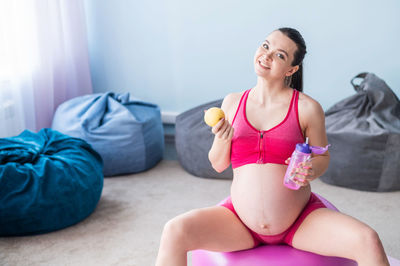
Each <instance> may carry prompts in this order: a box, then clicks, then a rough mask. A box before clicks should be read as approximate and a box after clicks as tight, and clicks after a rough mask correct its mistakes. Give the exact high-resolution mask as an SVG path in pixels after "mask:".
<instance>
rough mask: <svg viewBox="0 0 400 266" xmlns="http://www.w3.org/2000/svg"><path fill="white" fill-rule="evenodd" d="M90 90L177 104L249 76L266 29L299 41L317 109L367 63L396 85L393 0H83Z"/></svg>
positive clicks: (168, 106)
mask: <svg viewBox="0 0 400 266" xmlns="http://www.w3.org/2000/svg"><path fill="white" fill-rule="evenodd" d="M85 6H86V12H87V23H88V34H89V51H90V58H91V73H92V80H93V86H94V91H95V92H105V91H109V90H112V91H115V92H130V93H131V95H132V96H134V97H137V98H141V99H143V100H146V101H150V102H153V103H156V104H158V105H159V106H160V107H161V109H162V111H164V112H182V111H185V110H187V109H189V108H191V107H194V106H196V105H199V104H201V103H204V102H207V101H211V100H214V99H217V98H222V97H224V96H225V95H226V94H227V93H229V92H231V91H241V90H245V89H248V88H250V87H252V86H254V85H255V82H256V76H255V74H254V71H253V65H252V60H253V55H254V52H255V50H256V49H257V46H258V45H260V43H261V42H262V40H264V39H265V37H266V36H267V35H268V33H270V32H271V31H272V30H274V29H276V28H278V27H282V26H289V27H294V28H297V29H298V30H299V31H300V32H301V33H302V34H303V37H304V39H305V41H306V44H307V48H308V49H307V50H308V54H307V55H306V58H305V61H304V64H305V69H304V75H305V76H304V79H305V81H304V87H305V92H306V93H307V94H309V95H311V96H312V97H313V98H315V99H316V100H318V101H319V102H320V103H321V104H322V106H323V108H324V109H327V108H329V107H330V106H331V105H333V104H334V103H335V102H337V101H339V100H340V99H342V98H344V97H347V96H349V95H351V94H353V93H354V92H353V89H352V87H351V85H350V83H349V82H350V79H351V78H352V77H353V76H355V75H356V74H358V73H359V72H363V71H369V72H374V73H375V74H377V75H378V76H380V77H381V78H383V79H384V80H385V81H386V82H387V83H388V84H389V86H391V88H392V89H393V90H394V91H395V93H396V94H397V95H398V96H399V95H400V78H399V70H400V64H399V62H400V52H399V51H400V49H399V48H398V47H399V43H400V19H399V15H398V14H399V13H400V1H396V0H383V1H361V0H357V1H345V0H338V1H317V0H314V1H312V0H310V1H264V0H257V1H233V0H230V1H228V0H220V1H212V0H202V1H193V0H164V1H163V0H154V1H133V0H132V1H128V0H114V1H107V0H85Z"/></svg>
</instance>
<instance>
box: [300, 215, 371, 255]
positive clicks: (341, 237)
mask: <svg viewBox="0 0 400 266" xmlns="http://www.w3.org/2000/svg"><path fill="white" fill-rule="evenodd" d="M375 233H376V232H375V231H373V230H372V228H370V227H369V226H368V225H366V224H365V223H363V222H361V221H359V220H357V219H355V218H353V217H351V216H349V215H346V214H343V213H340V212H337V211H333V210H330V209H327V208H321V209H317V210H315V211H313V212H311V213H310V214H309V215H308V216H307V217H306V219H305V220H304V221H303V222H302V224H301V225H300V227H299V228H298V229H297V231H296V233H295V234H294V237H293V241H292V245H293V247H295V248H297V249H302V250H306V251H310V252H314V253H317V254H321V255H326V256H338V257H345V258H349V259H354V260H355V259H356V258H357V255H358V254H359V253H360V252H363V250H360V247H361V246H362V243H364V242H368V241H369V239H371V238H373V237H374V234H375Z"/></svg>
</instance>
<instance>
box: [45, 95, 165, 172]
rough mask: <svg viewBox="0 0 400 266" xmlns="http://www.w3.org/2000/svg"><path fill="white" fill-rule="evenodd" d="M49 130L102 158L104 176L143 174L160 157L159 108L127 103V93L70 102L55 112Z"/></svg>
mask: <svg viewBox="0 0 400 266" xmlns="http://www.w3.org/2000/svg"><path fill="white" fill-rule="evenodd" d="M52 128H53V129H55V130H58V131H60V132H62V133H64V134H67V135H70V136H72V137H77V138H82V139H84V140H86V141H87V142H88V143H89V144H90V145H92V147H93V148H94V149H95V150H96V151H97V152H98V153H99V154H100V155H101V157H102V158H103V161H104V169H103V173H104V175H105V176H114V175H121V174H128V173H137V172H141V171H145V170H147V169H149V168H151V167H153V166H155V165H156V164H157V163H158V162H159V161H160V160H161V159H162V157H163V153H164V131H163V126H162V122H161V113H160V109H159V107H158V106H157V105H155V104H151V103H146V102H142V101H130V100H129V93H125V94H116V93H112V92H108V93H101V94H91V95H85V96H81V97H77V98H74V99H71V100H69V101H67V102H65V103H63V104H61V105H60V106H59V107H58V108H57V111H56V113H55V115H54V118H53V124H52Z"/></svg>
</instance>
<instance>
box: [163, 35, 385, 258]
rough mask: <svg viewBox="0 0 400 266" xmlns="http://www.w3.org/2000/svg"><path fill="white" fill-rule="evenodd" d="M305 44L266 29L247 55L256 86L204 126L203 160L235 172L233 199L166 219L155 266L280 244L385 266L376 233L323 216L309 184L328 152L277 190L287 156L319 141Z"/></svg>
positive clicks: (321, 131)
mask: <svg viewBox="0 0 400 266" xmlns="http://www.w3.org/2000/svg"><path fill="white" fill-rule="evenodd" d="M305 54H306V45H305V42H304V40H303V38H302V36H301V35H300V33H299V32H298V31H297V30H295V29H291V28H280V29H278V30H275V31H273V32H272V33H271V34H270V35H268V37H267V38H266V40H265V41H263V42H262V44H261V46H260V47H259V48H258V49H257V51H256V53H255V56H254V60H253V63H254V68H255V73H256V75H257V84H256V85H255V86H254V87H253V88H252V89H249V90H246V91H244V92H238V93H231V94H229V95H227V96H226V97H225V98H224V101H223V103H222V106H221V108H222V110H223V111H224V112H225V114H226V118H225V119H223V120H221V121H220V122H219V123H218V124H217V125H215V126H214V127H213V128H212V132H213V133H214V134H215V137H214V142H213V145H212V147H211V149H210V152H209V159H210V162H211V164H212V166H213V168H214V169H215V170H216V171H218V172H222V171H223V170H225V169H226V168H227V167H229V165H230V164H232V168H233V175H234V177H233V182H232V186H231V196H230V197H229V198H227V199H226V200H225V201H224V202H223V203H222V204H221V205H220V206H213V207H208V208H202V209H196V210H192V211H189V212H187V213H184V214H181V215H179V216H177V217H175V218H173V219H172V220H170V221H168V222H167V224H166V225H165V227H164V231H163V234H162V237H161V244H160V249H159V253H158V257H157V262H156V265H157V266H182V265H186V263H187V252H188V251H190V250H194V249H205V250H210V251H221V252H226V251H237V250H243V249H250V248H253V247H255V246H257V245H268V244H280V243H285V244H288V245H291V246H293V247H295V248H297V249H301V250H306V251H310V252H314V253H317V254H321V255H327V256H337V257H345V258H349V259H353V260H355V261H357V262H358V265H360V266H366V265H371V266H372V265H374V266H378V265H389V263H388V261H387V258H386V255H385V252H384V249H383V246H382V243H381V241H380V239H379V236H378V234H377V233H376V232H375V231H374V230H373V229H372V228H371V227H369V226H368V225H366V224H365V223H363V222H361V221H358V220H357V219H355V218H353V217H350V216H348V215H346V214H343V213H340V212H336V211H333V210H330V209H328V208H326V207H325V206H324V204H323V203H322V202H321V201H320V200H319V199H318V198H317V197H316V196H315V195H314V194H313V193H312V192H311V186H310V182H311V181H312V180H314V179H316V178H318V177H319V176H321V175H322V174H323V173H324V172H325V170H326V169H327V168H328V164H329V152H328V151H327V152H325V153H324V154H321V155H313V157H312V159H311V160H310V161H308V162H305V163H303V164H301V165H300V166H299V168H297V169H295V172H294V174H295V179H296V181H295V182H296V183H297V184H298V185H300V189H298V190H292V189H289V188H287V187H285V186H284V185H283V177H284V175H285V171H286V169H287V163H288V158H289V157H290V155H291V153H292V152H293V150H294V149H295V145H296V143H302V142H304V141H305V138H308V139H309V144H310V145H313V146H321V147H325V146H326V145H327V144H328V143H327V137H326V130H325V118H324V112H323V109H322V107H321V106H320V104H319V103H318V102H317V101H315V100H314V99H312V98H311V97H310V96H308V95H306V94H304V93H302V61H303V58H304V55H305Z"/></svg>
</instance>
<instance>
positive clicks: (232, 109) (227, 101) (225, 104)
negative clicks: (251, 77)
mask: <svg viewBox="0 0 400 266" xmlns="http://www.w3.org/2000/svg"><path fill="white" fill-rule="evenodd" d="M245 92H246V91H245V90H244V91H238V92H231V93H229V94H228V95H226V96H225V97H224V100H223V101H222V106H221V109H222V110H223V111H224V112H225V114H226V115H227V116H228V118H229V121H230V122H231V121H232V119H233V116H234V115H235V113H236V109H237V108H238V106H239V102H240V99H241V98H242V96H243V94H244V93H245Z"/></svg>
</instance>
